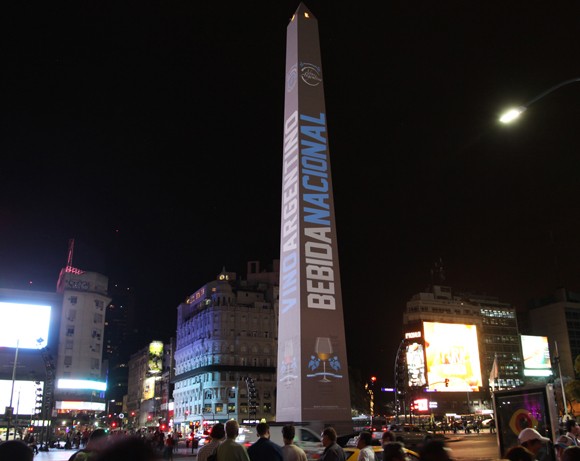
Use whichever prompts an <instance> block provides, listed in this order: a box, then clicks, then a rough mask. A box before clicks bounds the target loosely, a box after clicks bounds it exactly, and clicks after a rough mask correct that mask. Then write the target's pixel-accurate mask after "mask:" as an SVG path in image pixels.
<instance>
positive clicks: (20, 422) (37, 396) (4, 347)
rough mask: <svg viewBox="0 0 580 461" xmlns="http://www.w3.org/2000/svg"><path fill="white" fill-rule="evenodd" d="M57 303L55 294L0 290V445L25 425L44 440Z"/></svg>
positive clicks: (50, 402) (59, 299) (51, 387)
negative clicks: (9, 429)
mask: <svg viewBox="0 0 580 461" xmlns="http://www.w3.org/2000/svg"><path fill="white" fill-rule="evenodd" d="M61 304H62V297H61V296H60V295H59V294H57V293H50V292H40V291H29V290H14V289H5V288H0V364H2V365H3V366H2V367H0V408H1V409H2V412H1V413H0V441H1V440H5V436H6V431H7V428H8V427H9V426H10V427H11V431H12V432H14V433H19V432H20V431H21V430H22V428H25V427H28V426H30V425H32V426H35V431H36V432H37V433H38V434H39V437H38V439H39V441H45V440H47V439H48V432H47V431H46V429H47V427H48V424H49V422H50V418H51V413H52V405H53V392H54V384H55V383H54V378H55V363H54V360H55V358H54V351H56V349H57V347H58V326H59V320H60V315H59V313H60V306H61ZM9 408H12V411H10V410H6V409H9ZM5 410H6V411H5ZM14 427H16V430H14V429H13V428H14Z"/></svg>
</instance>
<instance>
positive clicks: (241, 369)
mask: <svg viewBox="0 0 580 461" xmlns="http://www.w3.org/2000/svg"><path fill="white" fill-rule="evenodd" d="M278 278H279V262H278V261H274V264H273V268H272V269H270V270H268V271H262V270H261V269H260V264H259V262H257V261H252V262H249V263H248V271H247V277H246V279H245V280H243V279H238V278H237V275H236V274H235V273H233V272H226V270H225V269H224V270H223V271H222V272H221V273H220V274H218V276H217V277H216V280H213V281H211V282H208V283H207V284H205V285H204V286H202V287H201V288H199V289H198V290H197V291H196V292H195V293H193V294H192V295H191V296H189V297H188V298H187V300H186V301H185V302H183V303H182V304H180V305H179V306H178V308H177V338H176V350H175V388H174V391H173V399H174V420H175V425H176V427H177V428H179V429H180V430H182V431H184V432H188V431H189V430H190V426H191V427H195V426H202V425H204V424H211V423H212V422H215V421H220V422H225V421H227V420H228V419H231V418H234V419H236V420H238V421H239V422H240V423H243V422H248V421H250V420H251V421H256V420H259V419H261V418H265V419H267V420H269V421H271V420H272V419H273V418H274V416H275V414H276V409H275V398H276V351H277V349H276V346H277V341H276V339H277V338H276V334H277V309H278Z"/></svg>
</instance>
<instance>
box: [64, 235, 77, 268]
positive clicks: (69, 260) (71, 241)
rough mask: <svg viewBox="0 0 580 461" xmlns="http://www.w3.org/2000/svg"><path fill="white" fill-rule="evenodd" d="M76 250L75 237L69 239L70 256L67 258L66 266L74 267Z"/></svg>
mask: <svg viewBox="0 0 580 461" xmlns="http://www.w3.org/2000/svg"><path fill="white" fill-rule="evenodd" d="M74 251H75V239H69V240H68V257H67V260H66V267H67V269H68V268H70V267H73V263H72V261H73V253H74Z"/></svg>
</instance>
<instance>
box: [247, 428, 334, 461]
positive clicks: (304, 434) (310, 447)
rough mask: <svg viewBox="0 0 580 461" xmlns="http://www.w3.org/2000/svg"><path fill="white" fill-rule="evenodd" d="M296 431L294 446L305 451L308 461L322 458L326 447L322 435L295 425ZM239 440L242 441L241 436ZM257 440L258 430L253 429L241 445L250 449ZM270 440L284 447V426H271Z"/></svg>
mask: <svg viewBox="0 0 580 461" xmlns="http://www.w3.org/2000/svg"><path fill="white" fill-rule="evenodd" d="M240 430H241V428H240ZM294 430H295V431H296V435H295V436H294V444H295V445H296V446H298V447H300V448H302V449H303V450H304V452H305V453H306V458H307V459H308V461H315V460H318V459H320V456H321V455H322V453H323V452H324V446H323V445H322V439H321V437H320V434H317V433H316V432H314V431H313V430H312V429H311V428H310V427H306V426H301V425H295V426H294ZM238 439H240V437H239V436H238ZM236 440H237V439H236ZM256 440H258V435H257V434H256V428H255V427H252V428H251V434H248V436H246V437H244V440H243V441H241V439H240V443H242V444H244V445H245V446H246V447H248V446H249V445H251V444H252V443H254V442H255V441H256ZM270 440H271V441H272V442H274V443H275V444H277V445H279V446H280V447H283V446H284V439H283V438H282V425H280V424H271V425H270Z"/></svg>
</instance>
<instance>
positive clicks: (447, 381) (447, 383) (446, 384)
mask: <svg viewBox="0 0 580 461" xmlns="http://www.w3.org/2000/svg"><path fill="white" fill-rule="evenodd" d="M445 387H449V378H445Z"/></svg>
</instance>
